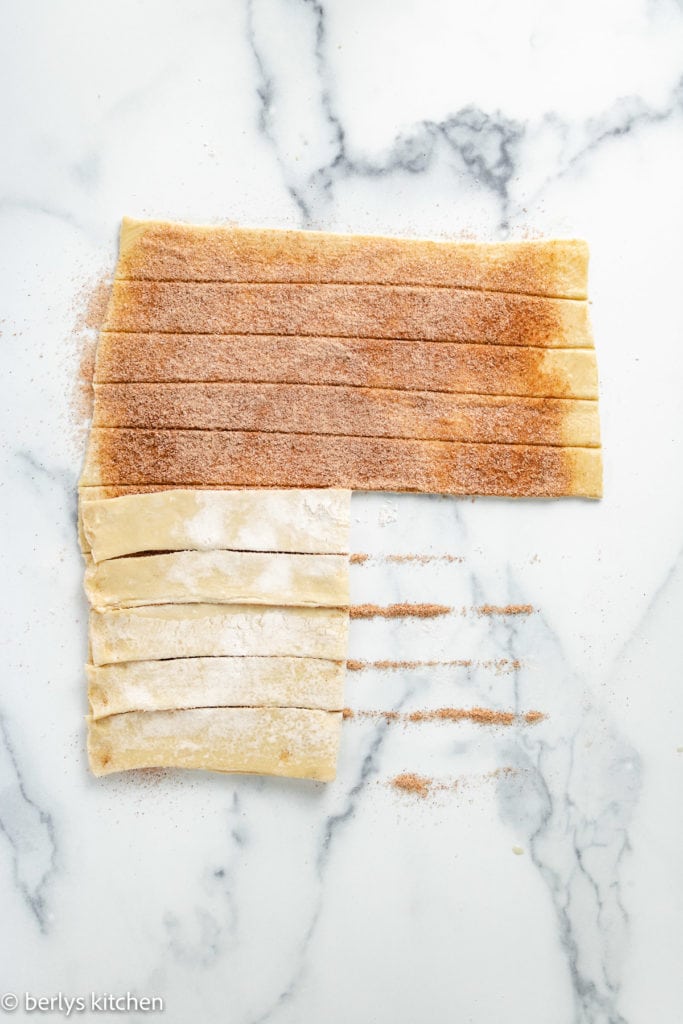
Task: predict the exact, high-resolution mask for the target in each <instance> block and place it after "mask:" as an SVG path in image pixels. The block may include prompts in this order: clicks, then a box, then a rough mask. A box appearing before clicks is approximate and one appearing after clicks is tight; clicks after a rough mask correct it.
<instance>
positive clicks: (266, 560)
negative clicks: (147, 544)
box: [85, 551, 349, 609]
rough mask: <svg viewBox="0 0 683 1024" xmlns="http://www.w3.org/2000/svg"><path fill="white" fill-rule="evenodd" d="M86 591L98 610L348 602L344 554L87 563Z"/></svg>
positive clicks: (191, 555)
mask: <svg viewBox="0 0 683 1024" xmlns="http://www.w3.org/2000/svg"><path fill="white" fill-rule="evenodd" d="M85 592H86V594H87V596H88V600H89V601H90V604H91V605H92V606H93V607H94V608H97V609H104V608H134V607H137V606H140V605H153V604H189V603H192V604H254V605H275V606H278V605H283V606H289V605H294V606H300V607H328V608H339V607H342V606H345V605H348V603H349V559H348V556H347V555H299V554H296V555H294V554H283V553H280V552H278V553H274V552H267V553H264V552H258V551H174V552H171V553H169V554H159V555H144V556H143V555H139V556H137V557H132V558H126V557H122V558H115V559H111V560H108V561H104V562H98V563H95V562H91V564H90V565H89V566H88V567H87V569H86V573H85Z"/></svg>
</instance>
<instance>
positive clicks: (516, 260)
mask: <svg viewBox="0 0 683 1024" xmlns="http://www.w3.org/2000/svg"><path fill="white" fill-rule="evenodd" d="M587 270H588V246H587V245H586V243H585V242H583V241H577V240H575V239H557V240H551V241H545V240H539V241H525V242H502V243H497V242H494V243H486V242H483V243H482V242H433V241H427V240H415V239H410V240H408V239H401V238H381V237H376V236H363V235H340V234H325V233H322V232H317V231H272V230H266V229H259V228H230V227H196V226H193V225H189V224H172V223H168V222H166V221H136V220H132V219H130V218H128V217H125V218H124V219H123V223H122V225H121V245H120V258H119V264H118V267H117V271H116V273H117V277H122V278H146V279H151V280H186V281H305V282H310V283H316V282H318V281H341V282H357V283H366V284H372V283H379V284H381V283H384V282H390V283H393V284H409V283H412V284H440V285H458V286H460V287H466V288H489V289H493V290H496V291H509V292H523V293H532V294H537V295H549V296H558V297H565V298H571V299H585V297H586V287H587Z"/></svg>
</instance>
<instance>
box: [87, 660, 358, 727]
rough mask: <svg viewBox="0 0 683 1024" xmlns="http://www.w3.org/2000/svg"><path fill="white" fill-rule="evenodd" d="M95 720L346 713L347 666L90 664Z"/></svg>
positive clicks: (272, 662)
mask: <svg viewBox="0 0 683 1024" xmlns="http://www.w3.org/2000/svg"><path fill="white" fill-rule="evenodd" d="M87 673H88V680H89V687H88V697H89V699H90V711H91V714H92V717H93V718H94V719H95V718H105V717H106V716H107V715H114V714H121V713H122V712H125V711H163V710H171V709H174V708H196V707H256V706H258V707H298V708H318V709H320V710H322V711H341V710H342V708H343V706H344V663H343V662H341V661H325V660H323V659H321V658H284V657H283V658H263V657H260V658H259V657H244V658H239V657H233V658H230V657H223V658H179V659H176V660H168V661H132V662H124V663H122V664H119V665H100V666H98V665H88V666H87Z"/></svg>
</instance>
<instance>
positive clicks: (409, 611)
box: [349, 602, 452, 619]
mask: <svg viewBox="0 0 683 1024" xmlns="http://www.w3.org/2000/svg"><path fill="white" fill-rule="evenodd" d="M451 611H452V608H449V607H448V605H445V604H408V603H406V602H402V603H401V604H389V605H378V604H356V605H352V606H351V607H350V608H349V615H350V616H351V618H352V619H379V618H381V619H404V618H415V619H435V618H438V616H440V615H448V614H449V613H450V612H451Z"/></svg>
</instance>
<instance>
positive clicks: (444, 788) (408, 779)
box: [389, 765, 523, 800]
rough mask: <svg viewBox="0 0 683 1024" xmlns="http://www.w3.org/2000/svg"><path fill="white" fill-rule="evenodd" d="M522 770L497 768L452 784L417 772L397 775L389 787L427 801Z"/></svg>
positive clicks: (454, 780) (509, 767)
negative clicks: (436, 796)
mask: <svg viewBox="0 0 683 1024" xmlns="http://www.w3.org/2000/svg"><path fill="white" fill-rule="evenodd" d="M522 770H523V769H520V768H513V767H512V766H511V765H507V766H505V767H504V768H495V769H494V770H493V771H491V772H485V773H484V774H483V775H480V776H478V777H472V776H469V777H467V776H465V777H463V778H457V779H453V780H452V781H450V782H444V781H437V780H436V779H433V778H430V777H429V776H426V775H418V774H417V773H416V772H402V773H401V774H400V775H395V776H394V778H393V779H390V780H389V785H390V786H392V787H393V788H394V789H397V790H399V791H400V792H401V793H408V794H410V795H411V796H417V797H420V799H422V800H425V799H426V798H427V797H429V796H432V795H434V794H435V793H445V792H455V791H457V790H459V789H462V788H463V787H464V786H467V785H469V784H470V783H471V782H478V781H483V782H488V781H491V780H493V779H499V778H501V777H507V776H510V775H518V774H519V773H520V771H522Z"/></svg>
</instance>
